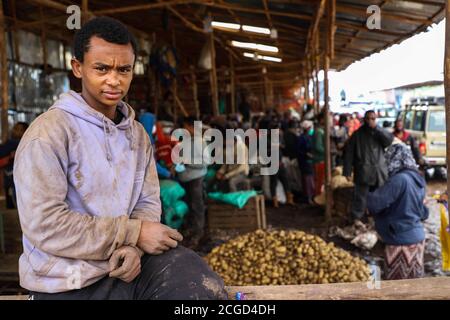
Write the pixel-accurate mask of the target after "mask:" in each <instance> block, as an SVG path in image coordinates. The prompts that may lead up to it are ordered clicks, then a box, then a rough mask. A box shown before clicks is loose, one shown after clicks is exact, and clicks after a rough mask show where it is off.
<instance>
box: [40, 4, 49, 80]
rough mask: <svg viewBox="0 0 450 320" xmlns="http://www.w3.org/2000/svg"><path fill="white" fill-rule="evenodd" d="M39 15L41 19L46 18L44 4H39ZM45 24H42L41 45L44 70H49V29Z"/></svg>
mask: <svg viewBox="0 0 450 320" xmlns="http://www.w3.org/2000/svg"><path fill="white" fill-rule="evenodd" d="M39 16H40V19H41V20H43V19H44V9H43V8H42V6H39ZM46 29H47V28H46V27H45V24H44V23H43V24H42V27H41V45H42V62H43V64H44V72H47V64H48V63H47V60H48V57H47V56H48V54H47V31H46Z"/></svg>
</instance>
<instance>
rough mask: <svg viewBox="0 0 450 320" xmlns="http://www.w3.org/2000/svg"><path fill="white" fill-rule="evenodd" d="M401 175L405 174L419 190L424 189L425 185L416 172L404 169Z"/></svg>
mask: <svg viewBox="0 0 450 320" xmlns="http://www.w3.org/2000/svg"><path fill="white" fill-rule="evenodd" d="M402 173H406V174H407V175H408V176H410V177H411V179H412V180H413V181H414V183H415V184H416V185H417V186H418V187H419V188H425V187H426V186H427V183H426V182H425V179H424V178H423V177H422V176H421V175H420V173H419V172H418V171H417V170H411V169H405V170H403V171H402Z"/></svg>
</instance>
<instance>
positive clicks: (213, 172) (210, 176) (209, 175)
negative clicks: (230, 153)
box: [205, 167, 217, 182]
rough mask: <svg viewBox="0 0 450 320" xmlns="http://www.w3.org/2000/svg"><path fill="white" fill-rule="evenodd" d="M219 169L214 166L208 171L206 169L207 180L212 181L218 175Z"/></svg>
mask: <svg viewBox="0 0 450 320" xmlns="http://www.w3.org/2000/svg"><path fill="white" fill-rule="evenodd" d="M216 172H217V170H216V169H214V168H211V167H210V168H208V171H206V176H205V181H206V182H208V181H211V180H212V179H214V177H215V176H216Z"/></svg>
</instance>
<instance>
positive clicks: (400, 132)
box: [394, 119, 424, 165]
mask: <svg viewBox="0 0 450 320" xmlns="http://www.w3.org/2000/svg"><path fill="white" fill-rule="evenodd" d="M394 136H395V137H397V138H399V139H400V140H401V141H402V142H403V143H405V144H406V145H407V146H408V147H409V148H410V149H411V152H412V154H413V156H414V160H416V163H417V164H419V165H422V164H424V160H423V158H422V155H421V154H420V151H419V146H418V145H417V141H416V139H414V137H413V136H412V135H411V134H409V132H407V131H406V130H405V128H404V126H403V120H401V119H398V120H397V121H395V124H394Z"/></svg>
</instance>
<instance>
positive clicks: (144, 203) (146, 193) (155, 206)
mask: <svg viewBox="0 0 450 320" xmlns="http://www.w3.org/2000/svg"><path fill="white" fill-rule="evenodd" d="M147 143H148V144H147V148H148V149H147V150H148V152H149V156H148V159H149V160H148V162H147V167H146V170H145V177H144V184H143V186H142V191H141V194H140V195H139V199H138V201H137V203H136V206H135V207H134V209H133V212H132V213H131V218H133V219H139V220H145V221H152V222H160V220H161V200H160V198H159V194H160V191H159V179H158V173H157V171H156V163H155V156H154V154H153V147H152V146H151V144H150V140H148V141H147Z"/></svg>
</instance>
